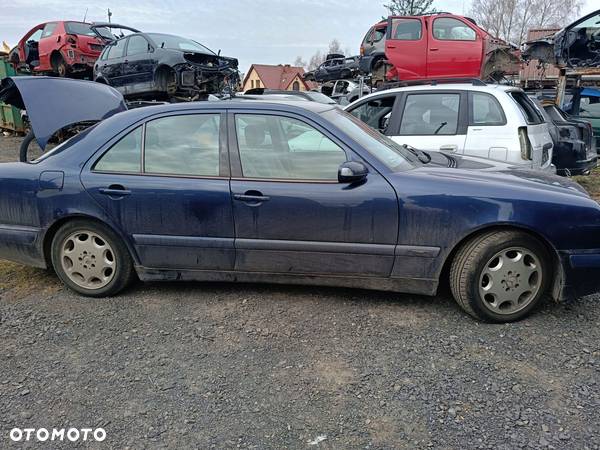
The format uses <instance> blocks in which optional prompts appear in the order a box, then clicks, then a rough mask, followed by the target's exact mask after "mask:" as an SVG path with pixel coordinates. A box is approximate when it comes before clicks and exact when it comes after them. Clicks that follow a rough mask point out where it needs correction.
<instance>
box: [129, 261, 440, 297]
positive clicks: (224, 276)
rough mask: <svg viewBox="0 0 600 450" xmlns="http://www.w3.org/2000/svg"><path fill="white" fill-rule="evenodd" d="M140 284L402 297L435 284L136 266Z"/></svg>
mask: <svg viewBox="0 0 600 450" xmlns="http://www.w3.org/2000/svg"><path fill="white" fill-rule="evenodd" d="M135 269H136V271H137V274H138V276H139V278H140V280H142V281H226V282H233V283H235V282H238V283H275V284H300V285H311V286H336V287H350V288H359V289H372V290H379V291H393V292H402V293H406V294H419V295H435V294H436V292H437V288H438V280H435V279H427V278H376V277H357V276H351V277H350V276H347V277H346V276H331V275H326V276H323V275H311V274H303V275H291V274H282V273H266V272H260V273H258V272H234V271H211V270H170V269H152V268H147V267H141V266H136V268H135Z"/></svg>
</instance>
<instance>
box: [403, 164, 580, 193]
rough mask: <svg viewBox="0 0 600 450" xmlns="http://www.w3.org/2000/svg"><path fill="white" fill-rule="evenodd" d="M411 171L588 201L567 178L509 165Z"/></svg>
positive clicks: (428, 168) (578, 186) (430, 168)
mask: <svg viewBox="0 0 600 450" xmlns="http://www.w3.org/2000/svg"><path fill="white" fill-rule="evenodd" d="M413 172H414V173H415V174H418V175H426V176H431V177H436V178H437V177H443V178H450V179H453V180H456V181H459V182H460V181H464V182H476V183H481V184H482V186H483V185H484V184H487V185H492V186H499V187H503V188H507V187H508V188H515V189H526V190H531V189H537V190H540V189H541V190H543V191H546V192H549V191H552V192H557V193H562V194H572V195H576V196H580V197H588V198H589V195H588V193H587V192H586V190H585V189H583V188H582V187H581V186H580V185H579V184H577V183H575V182H573V181H571V180H569V179H568V178H566V177H560V176H558V175H554V174H551V173H547V172H544V171H541V170H531V169H521V168H518V167H511V166H508V165H505V167H502V166H498V167H497V168H496V169H495V170H491V171H486V170H483V171H482V170H473V169H462V168H458V167H457V168H452V167H445V168H444V167H439V166H438V167H436V166H429V167H428V165H423V166H421V167H419V168H416V169H414V170H413ZM481 195H484V196H485V195H486V194H485V191H484V190H482V191H481Z"/></svg>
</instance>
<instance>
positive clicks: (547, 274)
mask: <svg viewBox="0 0 600 450" xmlns="http://www.w3.org/2000/svg"><path fill="white" fill-rule="evenodd" d="M550 261H551V257H550V255H549V254H548V251H547V250H546V247H545V246H544V245H543V244H542V243H541V242H540V241H539V240H538V239H536V238H534V237H533V236H530V235H528V234H526V233H522V232H519V231H494V232H489V233H485V234H483V235H480V236H477V237H475V238H474V239H472V240H471V241H469V242H467V243H466V244H465V245H464V246H463V247H462V248H461V249H460V250H459V251H458V253H457V254H456V257H455V258H454V261H453V262H452V266H451V269H450V288H451V290H452V294H453V296H454V298H455V299H456V301H457V303H458V304H459V305H460V306H461V307H462V308H463V309H464V310H465V311H466V312H467V313H468V314H470V315H471V316H473V317H475V318H477V319H479V320H482V321H485V322H495V323H504V322H514V321H516V320H520V319H522V318H524V317H525V316H527V315H528V314H529V313H530V312H531V311H532V310H533V309H534V308H535V307H536V306H537V305H538V304H539V303H540V302H541V301H542V299H543V297H544V295H545V293H546V291H547V289H548V286H549V285H550V281H551V263H550Z"/></svg>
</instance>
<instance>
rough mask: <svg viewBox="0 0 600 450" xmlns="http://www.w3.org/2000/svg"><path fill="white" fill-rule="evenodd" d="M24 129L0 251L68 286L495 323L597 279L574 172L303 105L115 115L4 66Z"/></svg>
mask: <svg viewBox="0 0 600 450" xmlns="http://www.w3.org/2000/svg"><path fill="white" fill-rule="evenodd" d="M0 94H2V95H0V98H2V99H4V100H6V101H10V102H12V103H13V104H20V105H21V106H22V107H25V108H27V111H28V114H29V116H30V119H31V120H32V127H33V130H34V132H35V133H36V137H37V139H38V142H40V144H41V145H42V146H44V145H45V144H46V142H47V140H48V137H49V136H50V135H51V131H52V129H54V130H56V129H58V128H61V127H64V126H65V125H69V124H72V123H74V122H77V121H79V120H87V121H89V120H94V121H98V123H96V124H95V125H94V126H92V127H90V128H88V129H86V130H85V131H83V132H81V133H80V134H78V135H76V136H75V137H73V138H71V139H70V140H68V141H66V142H64V143H63V144H61V145H59V146H58V147H56V148H54V149H53V150H51V151H49V152H47V153H45V154H44V155H43V156H42V157H40V158H38V159H37V160H35V161H32V162H14V163H4V164H0V179H1V183H0V258H4V259H8V260H13V261H17V262H20V263H23V264H27V265H31V266H35V267H42V268H45V267H52V268H53V269H54V270H55V271H56V273H57V275H58V276H59V277H60V279H61V280H62V281H63V282H64V283H65V284H66V285H67V286H68V287H70V288H71V289H73V290H74V291H76V292H78V293H80V294H83V295H87V296H93V297H103V296H109V295H114V294H117V293H118V292H120V291H121V290H122V289H124V288H125V287H126V286H127V285H128V284H129V283H130V282H131V281H132V280H133V279H134V278H136V277H138V278H139V279H141V280H144V281H145V280H211V281H213V280H218V281H246V282H270V283H300V284H315V285H330V286H350V287H358V288H368V289H381V290H390V291H396V292H405V293H416V294H425V295H435V294H436V293H437V291H438V288H439V287H440V285H442V284H446V283H447V284H449V286H450V289H451V291H452V294H453V296H454V298H455V299H456V301H457V302H458V304H459V305H460V306H461V307H462V308H463V309H464V310H465V311H466V312H467V313H469V314H471V315H472V316H474V317H476V318H478V319H480V320H484V321H490V322H509V321H514V320H517V319H520V318H522V317H524V316H525V315H527V314H528V313H529V312H531V310H532V309H534V308H535V307H536V306H537V305H538V304H539V303H540V302H541V301H542V299H543V298H544V297H546V296H551V297H553V298H555V299H563V298H566V297H572V296H581V295H585V294H589V293H592V292H595V291H596V290H597V288H598V286H599V284H600V281H599V280H600V277H599V275H600V206H599V205H598V204H597V203H596V202H595V201H593V200H592V199H591V198H590V197H589V196H588V195H587V194H586V193H585V191H583V190H582V189H581V188H580V187H579V186H578V185H577V184H575V183H572V182H569V181H568V180H566V179H564V178H558V177H554V176H550V175H546V174H544V173H541V172H540V173H536V172H525V171H519V170H512V169H508V168H505V169H502V170H501V171H498V168H492V169H494V170H490V167H489V166H486V165H485V164H484V163H477V162H476V161H473V160H466V159H461V158H459V157H456V158H450V159H448V157H444V158H442V159H439V157H437V156H433V155H427V154H425V153H423V152H419V151H418V150H415V149H412V148H410V147H403V146H399V145H397V144H395V143H394V142H392V141H391V140H389V139H387V138H386V137H384V136H382V135H381V134H379V133H377V132H375V131H373V130H371V129H370V128H369V127H368V126H366V125H364V124H363V123H361V122H359V121H358V120H356V119H354V118H353V117H352V116H351V115H349V114H347V113H345V112H343V111H341V110H340V109H339V108H336V107H331V106H330V105H323V104H318V103H312V102H302V104H300V103H295V104H294V103H291V102H290V103H268V102H264V101H261V102H251V101H244V102H236V101H235V100H232V101H221V102H197V103H184V104H171V105H162V106H153V107H145V108H138V109H133V110H126V108H125V106H124V104H123V102H122V97H121V96H120V94H118V92H116V91H114V90H113V89H112V88H110V87H108V86H104V85H100V84H97V83H90V82H85V81H77V80H64V79H44V78H38V77H36V78H35V79H32V78H27V77H18V78H15V79H14V80H12V81H9V82H7V81H6V80H4V82H3V90H2V92H0Z"/></svg>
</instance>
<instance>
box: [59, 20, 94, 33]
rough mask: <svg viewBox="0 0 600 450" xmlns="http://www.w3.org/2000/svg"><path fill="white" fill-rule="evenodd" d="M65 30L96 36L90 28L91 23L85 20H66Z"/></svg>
mask: <svg viewBox="0 0 600 450" xmlns="http://www.w3.org/2000/svg"><path fill="white" fill-rule="evenodd" d="M65 31H66V32H67V33H68V34H80V35H84V36H96V33H94V31H93V30H92V29H91V28H90V24H89V23H83V22H65Z"/></svg>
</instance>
